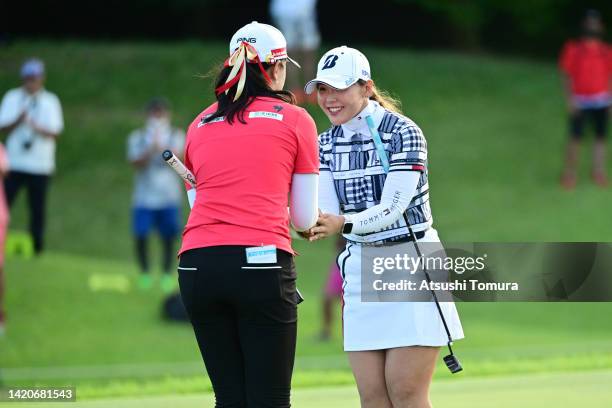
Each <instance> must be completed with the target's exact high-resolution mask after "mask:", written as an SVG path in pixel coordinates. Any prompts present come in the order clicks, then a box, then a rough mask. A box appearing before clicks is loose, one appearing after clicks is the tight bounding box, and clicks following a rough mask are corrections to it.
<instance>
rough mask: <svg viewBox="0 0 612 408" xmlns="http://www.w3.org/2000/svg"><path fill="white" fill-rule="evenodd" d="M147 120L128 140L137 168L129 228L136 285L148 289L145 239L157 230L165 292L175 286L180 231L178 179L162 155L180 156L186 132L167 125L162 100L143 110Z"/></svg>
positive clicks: (150, 281) (150, 282) (167, 111)
mask: <svg viewBox="0 0 612 408" xmlns="http://www.w3.org/2000/svg"><path fill="white" fill-rule="evenodd" d="M146 111H147V121H146V124H145V126H144V127H143V128H141V129H137V130H135V131H133V132H132V133H131V134H130V136H129V139H128V153H127V155H128V160H129V161H130V163H131V164H132V165H133V166H134V167H135V168H136V177H135V186H134V196H133V208H132V217H133V218H132V222H133V224H132V227H133V233H134V237H135V238H136V254H137V257H138V265H139V266H140V271H141V275H140V278H139V286H140V288H141V289H145V290H146V289H149V288H151V286H152V285H153V279H152V277H151V274H150V273H149V255H148V249H147V248H148V245H147V243H148V237H149V235H150V233H151V229H152V228H153V227H156V228H157V230H158V231H159V234H160V235H161V238H162V247H163V251H162V252H163V255H162V270H163V271H164V276H163V278H162V281H161V286H162V289H163V291H164V292H166V293H168V292H170V291H172V290H173V289H174V287H175V280H174V279H173V278H172V275H171V271H172V269H171V268H172V262H173V259H174V257H175V255H176V254H175V252H174V242H175V240H176V236H177V234H178V232H179V229H180V226H179V214H180V212H179V206H180V205H181V195H182V190H181V188H182V186H181V180H180V178H178V177H177V176H176V174H175V173H174V172H173V170H172V169H171V168H170V167H169V166H168V165H167V164H166V163H165V162H164V160H163V159H162V157H161V154H162V152H163V151H164V150H166V149H169V150H172V151H173V152H174V154H176V155H177V156H179V157H180V155H181V153H182V151H183V145H184V142H185V133H184V132H183V131H182V130H181V129H177V128H173V127H172V126H171V124H170V107H169V104H168V102H167V101H166V100H165V99H163V98H155V99H153V100H151V101H150V102H149V104H148V105H147V107H146Z"/></svg>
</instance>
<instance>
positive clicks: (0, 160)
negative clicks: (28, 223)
mask: <svg viewBox="0 0 612 408" xmlns="http://www.w3.org/2000/svg"><path fill="white" fill-rule="evenodd" d="M7 173H8V159H7V157H6V151H5V150H4V146H3V145H2V144H0V178H4V177H5V176H6V174H7ZM8 222H9V211H8V208H7V206H6V199H5V197H4V191H2V190H0V336H2V335H3V334H4V330H5V324H6V312H5V310H4V291H5V284H4V242H5V239H6V228H7V227H8Z"/></svg>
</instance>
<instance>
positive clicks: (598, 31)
mask: <svg viewBox="0 0 612 408" xmlns="http://www.w3.org/2000/svg"><path fill="white" fill-rule="evenodd" d="M603 34H604V25H603V21H602V19H601V16H600V14H599V12H597V11H595V10H589V11H588V12H587V13H586V16H585V17H584V19H583V22H582V36H581V38H579V39H577V40H570V41H568V42H567V43H566V44H565V45H564V47H563V50H562V52H561V57H560V60H559V66H560V69H561V72H562V73H563V77H564V80H565V88H566V94H567V106H568V111H569V116H570V136H571V139H570V141H569V143H568V146H567V153H566V161H565V169H564V171H563V175H562V178H561V184H562V186H563V187H564V188H566V189H572V188H574V186H575V185H576V180H577V163H578V155H579V147H580V139H581V138H582V134H583V132H584V125H585V122H586V121H587V120H589V121H591V122H592V123H593V125H594V126H595V136H596V139H595V145H594V150H593V170H592V173H591V176H592V178H593V181H594V182H595V183H596V184H597V185H599V186H601V187H605V186H607V185H608V179H607V175H606V142H605V137H606V133H607V130H608V116H609V110H610V105H611V103H612V95H611V93H610V82H611V81H612V48H610V46H609V45H608V44H606V43H605V42H604V41H603V40H602V37H603Z"/></svg>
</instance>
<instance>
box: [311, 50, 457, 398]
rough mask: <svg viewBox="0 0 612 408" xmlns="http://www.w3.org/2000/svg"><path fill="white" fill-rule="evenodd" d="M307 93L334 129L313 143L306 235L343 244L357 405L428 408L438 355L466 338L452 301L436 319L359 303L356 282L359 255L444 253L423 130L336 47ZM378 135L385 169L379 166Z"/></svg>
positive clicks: (430, 312)
mask: <svg viewBox="0 0 612 408" xmlns="http://www.w3.org/2000/svg"><path fill="white" fill-rule="evenodd" d="M305 90H306V93H309V94H310V93H312V92H314V91H315V90H316V91H317V96H318V103H319V106H320V107H321V109H322V110H323V112H324V113H325V114H326V115H327V117H328V118H329V119H330V121H331V123H332V127H331V128H330V129H329V130H327V131H325V132H323V133H322V134H320V135H319V156H320V157H319V158H320V161H321V167H320V176H319V207H320V209H321V212H322V214H321V215H320V216H319V220H318V223H317V226H316V227H314V228H312V229H311V230H310V231H309V233H308V236H309V239H310V240H317V239H321V238H325V237H327V236H332V235H335V234H339V233H342V234H343V235H344V237H345V238H346V239H347V245H346V248H345V249H344V251H343V252H342V253H341V254H340V255H339V257H338V264H339V266H340V268H341V272H342V276H343V279H344V282H343V300H344V308H343V320H344V349H345V351H347V352H348V355H349V360H350V363H351V366H352V368H353V372H354V374H355V379H356V381H357V387H358V389H359V394H360V398H361V405H362V407H376V408H381V407H392V406H393V407H400V406H418V407H429V406H430V402H429V384H430V382H431V378H432V375H433V372H434V368H435V363H436V360H437V356H438V352H439V347H440V346H443V345H446V344H447V341H449V335H450V337H452V339H453V340H457V339H460V338H463V330H462V327H461V322H460V321H459V316H458V314H457V310H456V308H455V305H454V303H452V302H442V303H440V307H441V309H440V312H439V311H438V310H437V307H436V304H435V303H434V302H432V301H427V302H414V301H412V302H407V301H400V302H397V301H395V302H381V301H364V298H363V297H362V296H363V295H365V293H366V292H365V289H367V288H369V287H368V286H367V284H366V285H363V286H362V279H363V280H364V281H365V280H366V279H367V278H368V277H367V274H362V261H363V259H364V258H362V255H363V256H366V255H367V253H368V252H370V253H371V251H375V253H376V254H383V253H384V251H393V249H394V248H398V246H397V245H398V244H401V243H402V242H405V243H411V241H413V240H415V239H416V240H417V241H418V242H430V243H434V244H433V245H437V247H438V248H440V249H442V247H441V245H440V244H439V238H438V234H437V232H436V230H435V229H433V228H432V216H431V209H430V206H429V184H428V173H427V143H426V141H425V138H424V136H423V133H422V132H421V129H420V128H419V127H418V126H417V125H416V124H415V123H414V122H412V121H411V120H410V119H408V118H406V117H405V116H403V115H401V114H400V113H399V112H398V109H397V104H396V103H395V101H393V99H391V98H389V97H387V96H386V95H384V94H383V93H381V92H380V91H378V90H377V89H376V87H375V86H374V83H373V82H372V80H371V77H370V65H369V62H368V60H367V59H366V57H365V56H364V55H363V54H362V53H361V52H359V51H357V50H355V49H352V48H348V47H346V46H343V47H338V48H334V49H332V50H331V51H329V52H327V53H326V54H325V55H324V56H323V57H322V58H321V60H320V62H319V65H318V71H317V77H316V78H315V79H313V80H312V81H310V82H309V83H308V84H307V85H306V89H305ZM368 122H369V123H368ZM376 134H377V135H379V137H380V139H381V143H380V147H381V148H382V149H384V152H383V151H382V150H381V154H383V155H384V156H385V157H386V159H387V160H388V163H386V161H385V160H382V161H381V160H380V158H379V154H378V152H377V147H376V143H375V142H374V139H373V138H374V136H375V135H376ZM387 165H388V168H386V167H387ZM387 171H388V173H387ZM407 223H409V224H410V226H411V227H412V230H410V228H409V226H408V224H407ZM404 248H406V246H404ZM377 256H378V255H377ZM363 262H365V261H363ZM364 265H365V264H364ZM440 313H443V314H444V318H445V321H446V323H447V326H448V333H447V331H446V329H445V326H444V322H443V321H442V319H441V317H440Z"/></svg>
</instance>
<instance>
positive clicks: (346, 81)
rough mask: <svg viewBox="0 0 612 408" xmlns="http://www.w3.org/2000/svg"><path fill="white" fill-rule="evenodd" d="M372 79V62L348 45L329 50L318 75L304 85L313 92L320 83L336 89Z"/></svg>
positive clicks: (318, 68) (321, 62) (308, 91)
mask: <svg viewBox="0 0 612 408" xmlns="http://www.w3.org/2000/svg"><path fill="white" fill-rule="evenodd" d="M360 79H363V80H365V81H367V80H369V79H371V74H370V63H369V62H368V59H367V58H366V57H365V55H363V54H362V53H361V52H360V51H358V50H356V49H354V48H349V47H347V46H346V45H343V46H342V47H337V48H334V49H332V50H329V51H327V52H326V53H325V55H323V56H322V57H321V60H320V61H319V65H318V66H317V77H316V78H315V79H313V80H312V81H308V83H307V84H306V86H305V87H304V91H306V93H307V94H311V93H312V92H313V91H314V90H315V88H316V86H317V84H318V83H324V84H326V85H329V86H331V87H332V88H336V89H346V88H348V87H349V86H351V85H353V84H354V83H355V82H357V81H359V80H360Z"/></svg>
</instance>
